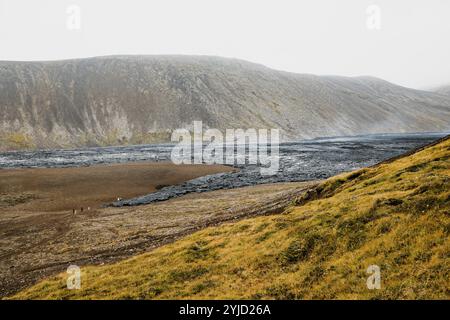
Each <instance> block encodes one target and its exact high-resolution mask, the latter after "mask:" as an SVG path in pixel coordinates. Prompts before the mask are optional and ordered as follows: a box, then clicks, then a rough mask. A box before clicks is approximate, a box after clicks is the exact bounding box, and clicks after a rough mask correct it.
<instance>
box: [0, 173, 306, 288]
mask: <svg viewBox="0 0 450 320" xmlns="http://www.w3.org/2000/svg"><path fill="white" fill-rule="evenodd" d="M83 169H84V170H81V169H80V170H78V172H77V173H78V174H80V173H81V172H83V171H85V170H86V169H89V168H83ZM128 169H129V168H128ZM128 169H127V170H125V171H124V172H127V171H128V173H129V174H128V175H126V174H124V176H123V181H122V182H120V181H118V183H121V187H120V186H119V185H116V187H115V188H114V184H112V182H111V181H110V180H108V179H110V178H107V179H106V181H104V184H105V186H104V188H102V186H101V185H99V183H97V184H98V185H97V186H96V187H94V186H91V187H90V189H89V190H82V187H81V186H80V187H79V188H76V189H78V190H79V192H78V193H66V194H64V195H61V192H62V191H64V188H69V189H70V188H74V186H73V185H72V186H68V187H65V186H66V185H65V184H64V183H63V182H61V185H60V186H59V187H58V188H56V187H55V188H54V190H55V191H54V192H55V194H56V195H57V197H59V196H64V197H65V198H66V199H65V200H64V201H62V202H61V203H59V204H58V203H56V204H55V203H53V204H52V201H53V202H54V201H57V200H54V199H55V197H54V195H55V194H53V192H52V188H53V187H52V186H51V183H50V182H47V183H48V184H50V186H49V187H48V188H44V189H45V190H43V189H42V186H41V189H37V190H34V191H33V190H29V189H30V188H28V189H27V188H20V187H18V186H20V184H18V183H17V180H16V183H15V184H14V183H12V181H11V179H12V178H10V180H9V182H10V184H9V186H10V187H15V189H14V188H13V189H11V190H10V191H9V192H5V189H4V190H3V191H2V193H1V195H0V296H7V295H10V294H12V293H15V292H17V291H19V290H20V289H23V288H25V287H28V286H30V285H32V284H34V283H36V282H37V281H39V280H41V279H43V278H45V277H48V276H50V275H52V274H55V273H58V272H61V271H63V270H65V269H66V268H67V267H68V266H69V265H71V264H77V265H80V266H81V265H86V264H102V263H110V262H113V261H117V260H120V259H124V258H127V257H130V256H132V255H135V254H138V253H142V252H144V251H148V250H151V249H153V248H155V247H158V246H161V245H163V244H166V243H169V242H172V241H174V240H176V239H178V238H180V237H182V236H185V235H187V234H190V233H193V232H195V231H197V230H199V229H202V228H205V227H208V226H212V225H217V224H220V223H223V222H227V221H234V220H237V219H242V218H246V217H250V216H254V215H262V214H271V213H277V212H281V211H282V210H283V209H284V208H285V207H286V206H287V205H289V204H290V203H291V201H292V199H293V198H295V197H296V196H298V195H300V194H301V193H303V192H304V191H305V190H306V189H309V188H311V187H312V186H313V185H315V183H312V182H304V183H301V182H299V183H282V184H271V185H259V186H253V187H246V188H239V189H232V190H219V191H213V192H207V193H199V194H189V195H186V196H183V197H180V198H174V199H171V200H168V201H164V202H158V203H153V204H149V205H145V206H138V207H124V208H103V209H102V208H100V207H99V200H96V201H97V202H95V201H93V202H92V205H93V207H92V209H90V210H89V211H88V210H87V206H85V209H84V211H83V212H80V210H77V213H76V214H73V212H72V210H71V209H69V208H71V207H72V206H74V205H75V204H78V203H86V201H87V200H86V199H91V200H92V199H98V198H99V196H98V195H99V194H100V195H103V196H101V197H100V199H101V201H104V202H108V201H106V200H104V199H108V200H109V199H110V197H112V195H113V193H117V192H120V190H119V189H120V188H122V191H123V192H124V191H125V189H124V187H126V186H127V185H130V183H131V182H130V181H132V180H133V178H136V177H137V176H138V173H134V174H132V173H131V174H130V171H129V170H128ZM159 169H161V170H163V172H164V173H162V174H160V179H158V184H161V183H163V184H169V183H167V182H168V181H170V180H173V179H172V178H170V177H173V176H174V172H172V174H171V172H169V171H164V170H166V169H168V168H165V167H161V168H159ZM41 170H53V169H41ZM60 170H67V169H60ZM121 170H123V169H120V170H118V171H121ZM202 170H205V169H201V170H200V171H202ZM209 170H211V168H210V169H209ZM216 170H218V169H217V168H216ZM191 171H192V169H191ZM64 172H68V171H63V173H64ZM88 172H89V171H88ZM93 172H95V171H94V170H93V171H92V172H91V173H93ZM109 173H111V172H109ZM200 173H202V174H204V172H203V171H202V172H200ZM42 174H44V175H45V174H47V173H45V171H43V172H42ZM74 174H75V173H74ZM97 174H99V173H97ZM155 174H156V172H153V175H148V177H147V179H148V178H149V177H154V176H155ZM185 175H186V173H185ZM56 176H57V175H56ZM69 176H70V174H68V175H66V179H67V177H69ZM89 176H90V177H92V175H91V174H90V175H88V176H87V177H86V179H88V177H89ZM106 176H107V177H109V175H107V172H105V177H106ZM130 176H131V179H130ZM175 176H176V174H175ZM127 177H128V179H127ZM164 177H168V178H166V179H165V178H164ZM14 179H17V176H16V177H15V178H14ZM35 179H36V177H35ZM98 179H100V180H101V178H100V177H98ZM94 180H95V179H94ZM100 180H97V181H100ZM166 180H167V181H166ZM83 181H85V179H83V178H79V183H81V184H82V183H83ZM90 181H92V179H91V180H90ZM153 181H154V183H153V184H154V185H156V180H155V179H153ZM34 183H37V184H39V183H41V184H42V183H44V182H36V181H34ZM66 183H69V182H68V181H66ZM88 183H89V182H88ZM138 183H142V181H140V182H138ZM172 183H173V182H172ZM111 184H112V185H111ZM147 185H148V184H147ZM96 188H97V191H96ZM147 188H148V187H147ZM39 190H41V191H39ZM66 190H67V189H66ZM106 190H110V192H109V193H108V192H107V191H106ZM135 191H137V190H136V189H135ZM141 192H142V191H141ZM80 194H81V195H80ZM52 199H53V200H52ZM74 199H75V200H74ZM91 200H90V201H91ZM50 209H52V210H50ZM55 209H56V210H55Z"/></svg>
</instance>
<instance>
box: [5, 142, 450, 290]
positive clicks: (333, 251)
mask: <svg viewBox="0 0 450 320" xmlns="http://www.w3.org/2000/svg"><path fill="white" fill-rule="evenodd" d="M449 233H450V140H446V141H444V142H442V143H440V144H438V145H435V146H432V147H429V148H427V149H425V150H422V151H420V152H418V153H416V154H413V155H411V156H408V157H405V158H401V159H398V160H396V161H394V162H392V163H386V164H381V165H379V166H376V167H372V168H366V169H362V170H359V171H355V172H353V173H347V174H343V175H340V176H337V177H333V178H331V179H329V180H327V181H325V182H324V183H323V184H321V185H319V187H317V188H315V189H314V190H311V191H310V192H308V193H307V194H305V195H303V196H302V197H301V198H299V199H296V202H295V204H294V205H293V206H292V207H290V208H289V209H288V210H286V212H285V213H284V214H281V215H273V216H264V217H257V218H252V219H247V220H243V221H240V222H237V223H231V224H226V225H222V226H219V227H212V228H208V229H205V230H202V231H199V232H197V233H195V234H192V235H190V236H187V237H185V238H183V239H181V240H179V241H176V242H174V243H172V244H169V245H165V246H163V247H161V248H158V249H156V250H154V251H152V252H149V253H147V254H143V255H139V256H136V257H134V258H131V259H128V260H125V261H122V262H118V263H114V264H111V265H104V266H84V267H82V280H81V289H79V290H68V289H67V288H66V279H67V274H65V273H63V274H60V275H58V276H56V277H53V278H51V279H48V280H45V281H42V282H40V283H38V284H37V285H35V286H33V287H31V288H29V289H26V290H24V291H22V292H20V293H18V294H17V295H15V296H14V297H12V298H19V299H30V298H31V299H168V298H175V299H185V298H194V299H203V298H212V299H218V298H221V299H237V298H243V299H255V298H256V299H260V298H261V299H323V298H327V299H328V298H329V299H422V298H429V299H438V298H443V299H449V298H450V288H449V285H450V283H449V281H450V278H449V273H450V264H449V256H450V241H449ZM370 265H378V266H379V267H380V271H381V289H373V290H369V289H368V288H367V285H366V280H367V277H369V274H367V273H366V271H367V268H368V267H369V266H370Z"/></svg>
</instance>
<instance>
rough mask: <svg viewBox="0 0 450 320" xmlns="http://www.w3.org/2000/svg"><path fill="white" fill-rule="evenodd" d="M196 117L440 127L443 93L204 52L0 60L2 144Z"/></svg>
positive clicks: (351, 129)
mask: <svg viewBox="0 0 450 320" xmlns="http://www.w3.org/2000/svg"><path fill="white" fill-rule="evenodd" d="M194 120H197V121H199V120H201V121H203V124H204V126H205V127H210V128H218V129H221V130H224V129H227V128H243V129H246V128H278V129H281V130H282V137H283V139H284V140H292V139H301V138H314V137H318V136H320V137H324V136H343V135H357V134H369V133H399V132H425V131H428V132H431V131H433V132H434V131H446V130H450V97H448V96H445V95H442V94H437V93H434V92H426V91H419V90H413V89H409V88H404V87H401V86H398V85H395V84H392V83H389V82H387V81H384V80H381V79H376V78H372V77H354V78H350V77H337V76H315V75H309V74H295V73H288V72H282V71H277V70H273V69H270V68H267V67H264V66H262V65H258V64H254V63H250V62H247V61H242V60H237V59H225V58H219V57H207V56H111V57H98V58H89V59H77V60H65V61H52V62H0V150H11V149H30V148H31V149H32V148H59V147H63V148H67V147H77V146H97V145H100V146H104V145H120V144H141V143H151V142H163V141H165V142H166V141H168V140H170V134H171V132H172V130H174V129H178V128H189V129H191V128H192V123H193V121H194Z"/></svg>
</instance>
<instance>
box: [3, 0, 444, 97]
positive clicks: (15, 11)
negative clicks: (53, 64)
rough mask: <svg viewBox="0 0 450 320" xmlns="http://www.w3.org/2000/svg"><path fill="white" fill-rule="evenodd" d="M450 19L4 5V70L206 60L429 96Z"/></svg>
mask: <svg viewBox="0 0 450 320" xmlns="http://www.w3.org/2000/svg"><path fill="white" fill-rule="evenodd" d="M449 13H450V1H444V0H431V1H427V2H425V1H420V0H414V1H411V0H410V1H406V0H399V1H395V3H394V2H392V1H387V0H372V1H369V0H348V1H346V2H343V3H338V2H336V1H331V0H319V1H314V2H306V1H288V0H284V1H261V0H259V1H256V0H249V1H245V2H242V1H241V2H239V1H237V0H230V1H227V2H226V3H224V2H218V1H212V0H192V1H189V2H187V1H181V0H169V1H162V0H155V1H145V2H144V1H138V0H129V1H117V2H114V3H111V2H108V1H105V0H100V1H95V2H93V1H87V0H73V1H68V0H42V1H39V2H32V1H26V0H14V1H12V0H0V36H1V37H2V45H1V50H0V60H2V61H44V60H45V61H53V60H66V59H75V58H88V57H97V56H110V55H208V56H219V57H226V58H237V59H241V60H246V61H250V62H254V63H258V64H262V65H265V66H267V67H269V68H272V69H276V70H283V71H288V72H294V73H307V74H317V75H338V76H373V77H377V78H381V79H384V80H386V81H389V82H392V83H395V84H398V85H401V86H405V87H411V88H415V89H431V88H434V87H439V86H442V85H449V84H450V64H448V63H446V59H448V57H449V56H450V42H449V41H447V39H450V20H449V19H448V14H449Z"/></svg>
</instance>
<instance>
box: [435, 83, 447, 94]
mask: <svg viewBox="0 0 450 320" xmlns="http://www.w3.org/2000/svg"><path fill="white" fill-rule="evenodd" d="M433 91H434V92H437V93H440V94H445V95H450V84H449V85H446V86H441V87H438V88H436V89H434V90H433Z"/></svg>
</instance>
